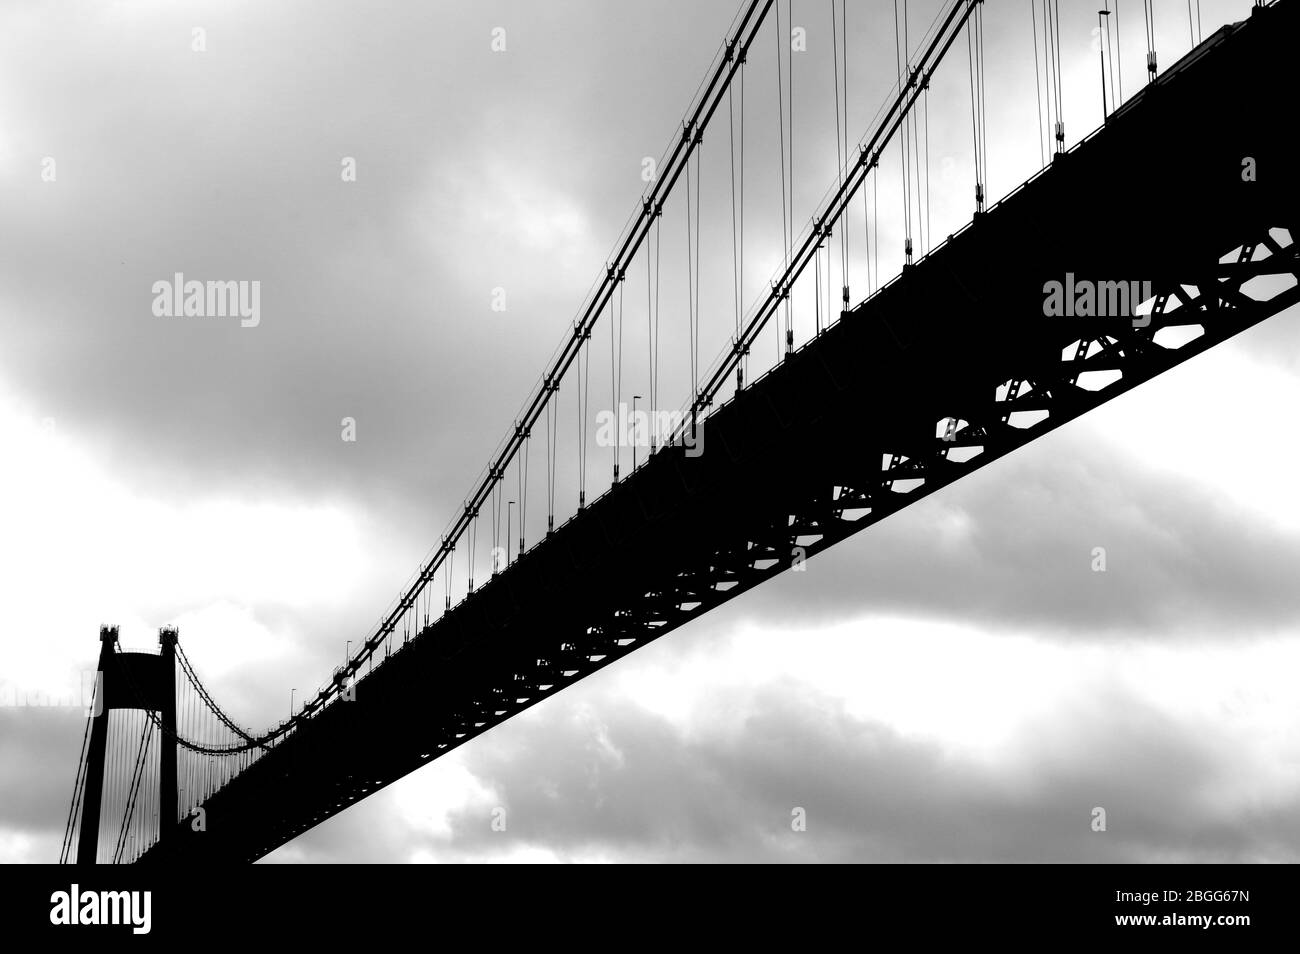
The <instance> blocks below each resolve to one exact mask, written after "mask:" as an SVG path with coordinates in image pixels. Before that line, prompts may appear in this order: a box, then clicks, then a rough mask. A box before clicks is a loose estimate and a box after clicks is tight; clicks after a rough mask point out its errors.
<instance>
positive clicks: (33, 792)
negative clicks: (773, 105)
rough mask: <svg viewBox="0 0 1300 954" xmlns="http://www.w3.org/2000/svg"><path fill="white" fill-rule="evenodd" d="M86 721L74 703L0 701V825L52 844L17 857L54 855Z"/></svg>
mask: <svg viewBox="0 0 1300 954" xmlns="http://www.w3.org/2000/svg"><path fill="white" fill-rule="evenodd" d="M85 727H86V720H85V716H84V710H82V709H81V708H77V707H70V706H50V707H45V706H2V707H0V766H3V771H0V806H2V807H0V831H6V830H8V831H13V830H20V831H22V832H23V833H24V834H26V835H28V836H31V837H35V838H38V839H41V841H42V843H47V842H48V843H52V844H53V845H54V846H55V848H54V854H53V855H52V856H47V857H44V858H41V857H35V858H30V859H22V860H31V861H45V862H49V863H52V862H54V861H57V860H58V844H59V841H60V840H61V839H62V837H63V828H64V825H65V824H66V822H67V814H68V806H69V804H70V803H71V801H72V785H73V781H74V778H73V776H74V774H75V773H76V770H77V766H76V753H77V751H78V748H79V746H80V744H81V737H82V733H83V731H84V730H85ZM68 753H72V755H71V756H69V755H68Z"/></svg>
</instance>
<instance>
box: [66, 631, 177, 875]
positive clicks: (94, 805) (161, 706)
mask: <svg viewBox="0 0 1300 954" xmlns="http://www.w3.org/2000/svg"><path fill="white" fill-rule="evenodd" d="M117 633H118V631H117V627H116V626H101V627H100V629H99V640H100V647H99V669H98V676H99V678H98V680H97V683H98V685H97V687H96V696H95V708H94V714H93V717H92V718H93V720H94V721H93V722H92V724H91V728H90V745H89V748H88V749H87V751H86V782H85V791H84V794H83V808H82V812H81V829H80V832H79V835H78V841H77V863H78V864H94V863H95V854H96V850H97V848H98V845H99V811H100V801H101V799H102V797H103V791H104V756H105V750H106V748H107V746H108V714H109V712H111V711H112V710H113V709H145V710H152V711H153V712H156V713H157V714H158V716H157V718H158V721H159V723H160V724H161V726H162V730H163V738H161V739H160V740H159V744H160V746H161V751H160V757H159V763H158V764H159V773H158V795H159V798H158V804H160V805H170V806H172V816H173V817H172V818H170V819H168V818H166V817H163V818H161V819H160V820H159V822H160V824H159V826H158V827H159V831H158V837H159V842H160V844H159V847H160V848H161V849H162V851H163V852H164V853H165V852H166V850H167V848H168V845H166V844H162V842H163V841H164V840H169V839H170V836H172V834H173V831H174V829H175V827H176V826H175V822H176V817H175V816H176V814H177V812H178V806H179V797H178V792H177V787H176V743H175V739H176V640H177V635H178V634H177V631H176V630H175V629H174V628H170V627H168V628H164V629H162V630H160V631H159V633H158V645H159V650H160V651H159V653H158V654H157V655H155V654H153V653H130V652H121V651H120V650H119V649H118V648H117Z"/></svg>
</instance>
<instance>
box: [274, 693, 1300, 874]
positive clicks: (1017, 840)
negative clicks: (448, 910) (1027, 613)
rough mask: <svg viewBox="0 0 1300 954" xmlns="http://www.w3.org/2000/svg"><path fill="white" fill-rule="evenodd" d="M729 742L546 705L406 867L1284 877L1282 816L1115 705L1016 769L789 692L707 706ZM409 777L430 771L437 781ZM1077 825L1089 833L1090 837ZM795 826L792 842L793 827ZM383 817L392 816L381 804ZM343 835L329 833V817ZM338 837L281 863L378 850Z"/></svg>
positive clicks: (321, 834)
mask: <svg viewBox="0 0 1300 954" xmlns="http://www.w3.org/2000/svg"><path fill="white" fill-rule="evenodd" d="M715 701H716V704H717V706H718V709H719V711H728V710H734V709H739V710H741V711H745V712H749V713H751V715H750V716H749V717H748V718H747V719H745V720H744V722H743V725H741V727H740V729H739V731H734V732H732V731H729V730H728V729H726V728H719V727H718V725H719V724H720V723H721V722H722V721H724V720H718V721H717V722H712V723H710V722H709V721H708V720H705V721H703V722H701V723H700V724H698V725H693V726H692V727H691V728H690V730H689V731H683V730H682V729H681V728H679V727H677V726H675V725H673V724H672V723H670V722H668V721H667V720H665V719H663V718H661V717H659V716H656V715H653V714H651V713H649V712H646V711H645V710H642V709H640V708H638V707H637V706H635V705H622V706H614V705H608V706H600V707H598V708H596V709H594V710H593V709H592V708H590V707H587V706H585V705H583V704H581V703H578V702H574V701H573V700H566V699H564V698H563V697H560V698H558V699H557V700H555V701H554V702H551V703H547V704H545V705H543V706H541V707H539V708H538V709H535V710H532V712H530V714H529V715H528V716H526V717H522V718H520V719H517V720H515V722H513V723H512V724H511V731H510V733H509V734H507V733H501V732H494V733H489V735H488V736H485V737H483V738H482V739H481V740H479V741H478V742H476V743H475V745H474V747H473V748H472V749H470V750H468V751H467V754H466V759H465V761H466V764H467V766H468V767H469V768H470V769H471V771H473V772H474V773H475V775H476V776H478V777H479V778H480V779H481V781H482V782H483V783H485V784H486V785H489V786H491V788H492V789H493V790H494V791H496V792H498V793H499V794H500V796H501V799H502V803H501V807H503V808H505V810H506V820H507V825H506V830H505V831H504V832H500V831H493V830H492V827H491V817H492V816H491V812H492V810H493V808H494V806H493V805H491V804H488V803H478V804H474V805H471V806H469V807H467V808H466V809H464V810H463V811H461V812H459V813H456V814H453V816H452V818H451V835H450V837H448V838H442V837H436V836H432V835H430V834H429V833H428V832H427V831H425V832H422V831H420V830H419V829H414V830H412V831H410V832H409V833H408V837H407V840H406V842H405V851H404V852H400V854H403V855H404V856H409V853H410V852H412V851H416V850H420V849H423V850H426V851H427V852H428V853H429V856H430V857H432V858H434V859H436V860H446V861H455V860H461V859H464V858H487V859H490V858H493V857H507V856H510V855H511V853H513V852H518V851H519V850H521V849H540V850H543V851H548V852H552V853H554V854H555V855H556V856H557V857H559V858H560V859H561V860H566V859H577V858H611V859H617V860H659V861H663V860H673V861H696V860H730V861H806V860H813V859H817V860H826V861H830V860H834V861H904V860H905V861H1042V862H1063V861H1085V862H1105V861H1111V862H1132V861H1149V860H1156V859H1175V860H1176V859H1181V860H1221V861H1248V860H1294V859H1295V858H1296V857H1298V856H1300V827H1298V826H1297V825H1296V824H1295V823H1294V821H1293V818H1294V814H1293V813H1294V810H1295V807H1296V806H1295V805H1294V801H1293V800H1292V801H1291V802H1286V803H1283V804H1280V805H1274V804H1271V803H1269V802H1268V801H1266V800H1260V801H1259V802H1257V803H1256V806H1257V807H1253V808H1251V809H1248V810H1246V811H1238V810H1237V809H1236V807H1235V806H1234V805H1233V804H1230V803H1229V802H1226V801H1224V800H1223V799H1222V797H1221V795H1220V794H1219V793H1220V792H1221V790H1222V789H1221V787H1222V785H1223V783H1224V782H1226V781H1227V780H1228V779H1227V777H1226V770H1225V769H1224V768H1223V758H1222V755H1223V753H1222V751H1220V749H1221V745H1222V743H1220V742H1218V741H1216V740H1213V739H1197V738H1196V737H1195V736H1193V735H1189V734H1188V733H1187V732H1186V729H1185V727H1184V726H1182V725H1179V724H1176V723H1173V722H1171V721H1169V719H1168V718H1167V717H1165V716H1163V715H1161V714H1160V713H1158V712H1155V711H1153V710H1151V709H1149V708H1147V707H1145V706H1144V705H1142V704H1141V703H1139V702H1138V701H1136V700H1134V699H1132V698H1128V697H1124V696H1121V695H1115V696H1114V697H1112V698H1108V699H1105V700H1098V703H1099V704H1098V705H1097V706H1096V707H1095V708H1094V709H1091V710H1090V711H1089V712H1088V713H1084V714H1078V713H1072V714H1070V717H1069V718H1056V717H1054V718H1052V719H1051V720H1049V721H1048V722H1047V723H1046V724H1044V725H1042V726H1040V727H1039V729H1040V730H1041V732H1040V734H1039V735H1038V737H1037V739H1036V740H1035V741H1030V742H1027V743H1026V745H1025V746H1024V748H1025V757H1024V759H1023V762H1024V764H1023V765H1022V766H1020V767H1019V768H1018V769H1012V770H1008V767H1007V766H998V765H994V766H986V765H983V764H981V763H979V762H978V761H974V760H967V759H965V758H961V757H956V756H954V755H953V754H952V753H950V752H946V751H944V750H943V749H941V748H939V747H937V746H935V745H933V744H930V743H926V742H923V741H917V740H914V739H910V738H906V737H903V736H900V735H899V734H898V733H897V732H895V731H893V730H891V729H890V728H888V727H886V726H884V725H882V724H880V723H875V722H871V721H865V720H860V719H856V718H854V717H852V716H851V715H849V714H848V713H846V712H845V711H844V709H843V707H842V703H840V702H839V701H837V700H832V699H828V698H825V697H822V696H820V695H819V694H818V693H816V692H815V691H813V690H810V689H808V688H807V687H803V686H796V685H790V684H770V685H766V686H763V687H759V688H757V689H754V690H745V691H743V692H727V693H722V694H720V695H719V697H718V698H717V699H716V700H715ZM426 771H429V772H437V771H438V767H437V765H436V763H435V765H434V766H431V767H430V768H429V769H427V770H426ZM1095 807H1102V808H1105V810H1106V816H1107V817H1106V824H1107V830H1106V831H1105V832H1094V831H1093V830H1092V827H1091V821H1092V817H1093V815H1092V811H1093V809H1094V808H1095ZM795 808H803V809H804V810H805V812H806V817H807V830H806V831H805V832H795V831H793V830H792V828H791V820H792V811H793V809H795ZM389 810H390V811H391V803H390V806H389ZM345 817H346V816H345ZM359 821H360V819H354V820H352V821H351V822H348V821H345V820H344V819H339V820H338V821H337V822H336V823H330V824H327V825H324V826H321V828H320V829H318V830H316V831H314V832H311V833H309V834H307V835H306V836H304V837H303V838H301V839H299V841H298V843H297V845H296V846H294V849H293V851H292V853H290V854H286V855H285V856H284V857H285V858H288V857H292V858H294V859H296V860H312V861H323V860H335V861H339V860H353V859H362V858H368V857H371V856H372V854H379V853H382V852H386V851H388V850H390V849H391V848H392V847H393V846H392V844H391V843H387V842H385V841H383V840H381V841H380V842H379V843H377V844H372V845H368V844H367V842H368V841H369V840H371V839H372V838H373V837H379V838H380V839H385V838H386V837H387V836H385V835H383V834H382V833H381V834H379V835H377V836H372V835H371V834H369V833H368V832H367V831H366V830H364V829H363V828H362V827H361V826H360V825H359V824H358V822H359Z"/></svg>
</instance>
